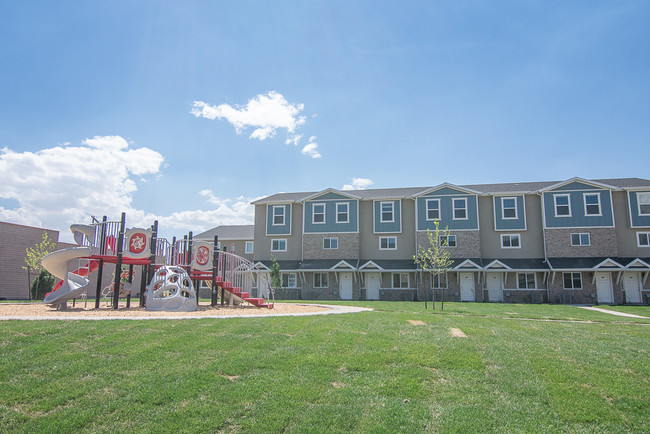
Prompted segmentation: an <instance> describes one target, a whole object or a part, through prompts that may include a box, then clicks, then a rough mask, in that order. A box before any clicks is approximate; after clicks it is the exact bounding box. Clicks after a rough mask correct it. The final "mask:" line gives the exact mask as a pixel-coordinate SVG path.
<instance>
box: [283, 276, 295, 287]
mask: <svg viewBox="0 0 650 434" xmlns="http://www.w3.org/2000/svg"><path fill="white" fill-rule="evenodd" d="M285 276H286V278H287V285H286V286H285V285H284V278H285ZM292 276H293V279H292ZM281 279H282V286H283V287H284V288H297V287H298V273H282V274H281ZM292 283H293V285H292Z"/></svg>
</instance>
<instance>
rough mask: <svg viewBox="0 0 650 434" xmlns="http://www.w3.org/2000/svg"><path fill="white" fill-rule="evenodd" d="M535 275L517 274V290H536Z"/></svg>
mask: <svg viewBox="0 0 650 434" xmlns="http://www.w3.org/2000/svg"><path fill="white" fill-rule="evenodd" d="M535 288H537V282H536V281H535V273H517V289H535Z"/></svg>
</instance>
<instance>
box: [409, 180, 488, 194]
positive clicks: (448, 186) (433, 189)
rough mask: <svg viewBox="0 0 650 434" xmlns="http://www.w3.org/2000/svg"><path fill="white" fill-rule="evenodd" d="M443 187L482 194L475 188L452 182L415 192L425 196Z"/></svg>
mask: <svg viewBox="0 0 650 434" xmlns="http://www.w3.org/2000/svg"><path fill="white" fill-rule="evenodd" d="M443 188H450V189H452V190H460V191H462V192H465V193H468V194H481V192H480V191H477V190H473V189H470V188H467V187H461V186H460V185H454V184H450V183H448V182H445V183H443V184H440V185H438V186H436V187H432V188H429V189H426V190H424V191H421V192H420V193H418V194H415V195H414V196H416V197H417V196H424V195H425V194H429V193H433V192H434V191H438V190H441V189H443Z"/></svg>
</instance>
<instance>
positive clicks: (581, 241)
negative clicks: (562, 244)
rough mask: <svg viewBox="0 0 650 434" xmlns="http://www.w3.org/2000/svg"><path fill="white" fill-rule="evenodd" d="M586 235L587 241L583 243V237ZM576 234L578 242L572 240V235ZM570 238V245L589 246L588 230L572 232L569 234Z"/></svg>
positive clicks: (589, 235)
mask: <svg viewBox="0 0 650 434" xmlns="http://www.w3.org/2000/svg"><path fill="white" fill-rule="evenodd" d="M585 235H586V236H587V243H586V244H585V243H583V237H584V236H585ZM574 236H577V237H578V243H577V244H576V243H574V242H573V237H574ZM570 238H571V246H573V247H588V246H591V234H590V233H589V232H573V233H572V234H571V235H570Z"/></svg>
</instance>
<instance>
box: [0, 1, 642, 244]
mask: <svg viewBox="0 0 650 434" xmlns="http://www.w3.org/2000/svg"><path fill="white" fill-rule="evenodd" d="M649 22H650V2H647V1H645V0H643V1H634V0H627V1H593V0H590V1H571V2H566V1H520V0H517V1H491V2H483V1H390V2H388V1H384V2H381V1H350V0H346V1H298V0H296V1H272V2H271V1H236V2H234V1H233V2H225V1H204V2H201V1H182V2H181V1H177V2H171V1H170V2H160V1H105V2H100V1H92V2H88V1H79V2H71V1H61V2H50V1H42V2H40V1H29V2H3V4H2V5H0V59H2V67H1V68H0V149H1V150H2V151H1V152H0V220H2V221H10V222H16V223H21V224H28V225H35V226H43V227H47V228H53V229H59V230H61V231H62V235H63V236H64V238H65V237H68V238H69V236H68V231H67V227H68V226H69V225H70V224H72V223H83V222H87V221H88V220H89V216H90V215H91V214H92V215H98V216H101V215H105V214H106V215H108V216H109V218H117V217H119V213H120V212H121V211H126V212H127V217H128V219H129V224H130V225H134V226H135V225H140V226H148V225H150V224H151V222H152V221H153V219H158V220H159V221H160V226H161V228H162V232H163V235H165V236H172V235H177V236H182V235H183V234H185V233H187V231H189V230H193V231H194V232H200V231H202V230H206V229H209V228H211V227H214V226H217V225H220V224H239V223H252V216H253V211H252V208H251V207H250V206H249V205H248V203H249V202H250V201H251V200H254V199H255V198H258V197H261V196H266V195H270V194H274V193H277V192H288V191H320V190H323V189H326V188H329V187H332V188H343V187H344V186H346V185H347V186H354V187H356V188H361V187H370V188H388V187H412V186H435V185H438V184H440V183H443V182H451V183H457V184H472V183H491V182H511V181H513V182H514V181H547V180H564V179H568V178H571V177H574V176H579V177H584V178H610V177H642V178H648V177H650V174H649V170H648V161H650V80H648V77H650V26H648V23H649ZM355 179H356V181H354V180H355Z"/></svg>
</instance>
